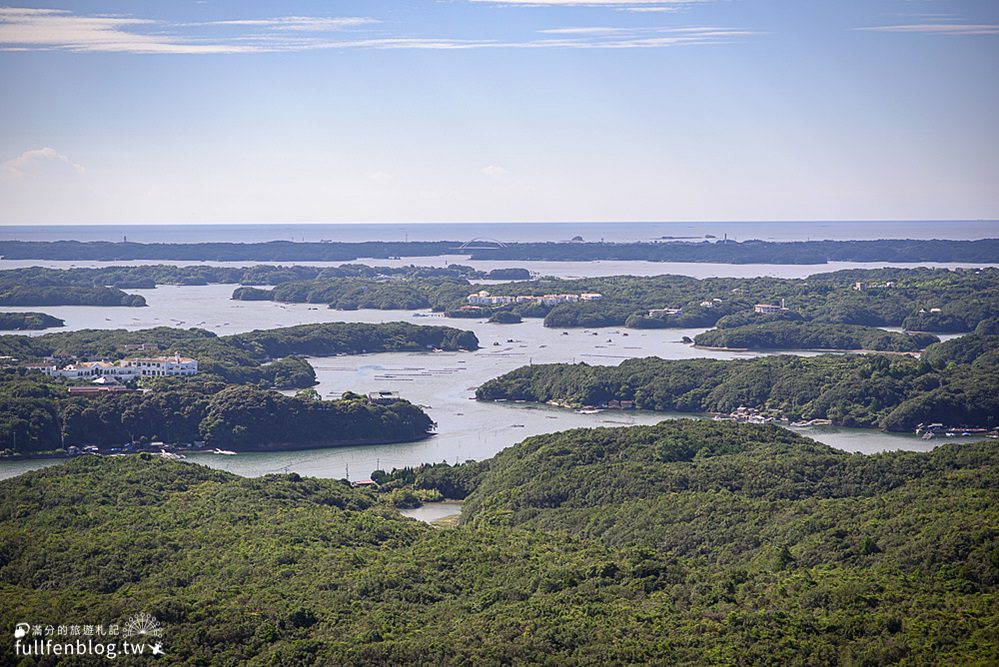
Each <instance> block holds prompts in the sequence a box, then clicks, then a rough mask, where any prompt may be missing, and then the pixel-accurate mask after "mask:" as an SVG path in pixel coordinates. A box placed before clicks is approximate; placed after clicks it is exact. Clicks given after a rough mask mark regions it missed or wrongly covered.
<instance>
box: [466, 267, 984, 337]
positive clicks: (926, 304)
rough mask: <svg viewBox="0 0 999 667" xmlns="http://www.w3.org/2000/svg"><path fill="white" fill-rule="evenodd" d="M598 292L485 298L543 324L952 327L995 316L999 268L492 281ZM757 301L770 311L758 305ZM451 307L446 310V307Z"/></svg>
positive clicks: (527, 291) (493, 290) (532, 290)
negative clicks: (505, 301) (500, 300)
mask: <svg viewBox="0 0 999 667" xmlns="http://www.w3.org/2000/svg"><path fill="white" fill-rule="evenodd" d="M582 292H596V293H599V294H601V295H602V297H603V298H602V299H600V300H599V301H581V302H577V303H561V304H557V305H548V306H545V305H543V304H540V303H536V302H530V303H523V304H521V303H518V304H514V305H509V306H498V307H495V308H489V307H484V308H482V310H483V312H484V313H485V316H486V317H488V316H489V314H490V313H491V312H493V311H495V310H510V311H512V312H515V313H517V314H519V315H521V316H523V317H544V323H545V326H547V327H556V328H571V327H607V326H627V327H632V328H641V329H649V328H656V329H661V328H700V327H704V328H706V327H712V326H718V327H719V328H731V327H736V326H745V325H755V324H768V323H772V322H779V321H814V322H818V323H825V324H854V325H862V326H868V327H902V328H905V329H907V330H910V331H929V332H940V333H958V332H965V331H971V330H973V329H974V328H975V327H976V326H977V325H978V323H979V322H981V321H982V320H985V319H989V318H994V317H999V269H959V270H953V271H951V270H947V269H924V268H918V269H869V270H846V271H835V272H832V273H820V274H816V275H812V276H809V277H808V278H804V279H796V278H794V279H789V278H704V279H696V278H689V277H686V276H650V277H634V276H611V277H603V278H585V279H578V280H560V279H551V278H546V279H538V280H531V281H524V282H518V283H510V284H502V285H491V286H490V287H489V293H490V294H491V295H496V296H521V295H532V294H533V295H536V294H556V295H557V294H579V293H582ZM757 306H761V308H762V309H764V310H765V311H766V312H762V313H761V312H756V309H757ZM449 313H450V311H449Z"/></svg>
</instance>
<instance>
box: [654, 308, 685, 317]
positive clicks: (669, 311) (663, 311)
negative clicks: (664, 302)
mask: <svg viewBox="0 0 999 667" xmlns="http://www.w3.org/2000/svg"><path fill="white" fill-rule="evenodd" d="M680 310H681V309H680V308H653V309H652V310H650V311H649V317H663V316H666V315H679V314H680Z"/></svg>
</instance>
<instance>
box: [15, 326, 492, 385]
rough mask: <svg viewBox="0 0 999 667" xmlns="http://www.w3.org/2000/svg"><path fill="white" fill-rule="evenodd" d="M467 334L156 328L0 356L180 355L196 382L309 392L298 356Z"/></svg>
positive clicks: (471, 342) (58, 340)
mask: <svg viewBox="0 0 999 667" xmlns="http://www.w3.org/2000/svg"><path fill="white" fill-rule="evenodd" d="M478 345H479V341H478V339H477V338H476V337H475V334H473V333H472V332H470V331H462V330H460V329H454V328H451V327H442V326H417V325H415V324H409V323H406V322H388V323H382V324H366V323H360V322H328V323H323V324H302V325H298V326H292V327H284V328H279V329H269V330H258V331H252V332H248V333H242V334H234V335H230V336H217V335H216V334H214V333H212V332H211V331H206V330H204V329H196V328H192V329H178V328H172V327H158V328H155V329H143V330H139V331H125V330H123V329H114V330H104V329H83V330H80V331H69V332H60V333H49V334H43V335H41V336H13V335H9V336H0V356H9V357H14V358H15V359H17V360H19V361H20V362H21V363H32V362H38V361H41V360H43V359H44V358H46V357H49V358H59V359H78V360H80V361H88V360H99V359H109V360H111V361H115V360H118V359H122V358H124V357H126V356H129V355H132V356H134V351H132V350H134V349H135V348H137V347H142V348H143V349H144V350H145V353H146V354H149V353H152V354H156V353H169V354H175V353H176V354H181V355H184V356H187V357H191V358H194V359H197V360H198V366H199V372H200V373H201V374H202V375H209V376H216V377H218V378H219V379H220V380H222V381H224V382H226V383H230V384H255V385H258V386H261V387H275V388H279V389H289V388H302V387H311V386H312V385H314V384H315V382H316V376H315V371H314V370H313V369H312V367H311V366H309V364H308V363H307V362H306V361H305V360H303V359H301V358H299V357H301V356H336V355H343V354H364V353H368V352H406V351H426V350H433V349H440V350H449V351H455V350H475V349H477V348H478Z"/></svg>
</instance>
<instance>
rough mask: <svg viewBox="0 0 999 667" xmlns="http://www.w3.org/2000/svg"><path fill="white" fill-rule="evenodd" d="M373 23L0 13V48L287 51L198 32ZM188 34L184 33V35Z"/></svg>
mask: <svg viewBox="0 0 999 667" xmlns="http://www.w3.org/2000/svg"><path fill="white" fill-rule="evenodd" d="M372 23H377V21H376V20H375V19H370V18H364V17H344V18H329V17H303V16H287V17H277V18H269V19H234V20H228V21H214V22H208V23H197V24H171V23H168V22H164V21H157V20H152V19H144V18H136V17H131V16H117V15H115V16H110V15H89V16H83V15H79V14H75V13H73V12H70V11H69V10H64V9H28V8H20V7H0V48H3V50H6V51H24V50H46V49H48V50H67V51H103V52H123V53H167V54H211V53H254V52H260V51H274V50H291V49H296V48H299V47H301V46H302V42H301V40H294V39H286V40H284V41H282V40H275V39H273V38H272V37H270V36H268V35H267V34H261V33H260V32H256V33H241V34H239V35H236V36H229V37H201V36H198V35H197V34H192V33H191V32H190V29H191V28H192V27H193V28H197V27H205V26H209V27H226V26H231V27H237V28H250V29H253V30H257V31H264V33H267V32H269V31H281V32H296V33H321V32H329V31H332V30H344V29H348V28H353V27H358V26H364V25H369V24H372ZM184 30H187V32H186V33H185V32H183V31H184Z"/></svg>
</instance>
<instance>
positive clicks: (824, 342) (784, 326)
mask: <svg viewBox="0 0 999 667" xmlns="http://www.w3.org/2000/svg"><path fill="white" fill-rule="evenodd" d="M939 342H940V339H939V338H937V337H936V336H934V335H932V334H925V333H917V334H907V333H900V332H898V331H885V330H884V329H878V328H876V327H864V326H860V325H857V324H824V323H822V322H769V323H766V324H747V325H745V326H741V327H732V328H719V329H712V330H711V331H705V332H704V333H701V334H697V335H696V336H694V343H695V344H696V345H698V346H699V347H708V348H721V349H733V350H874V351H878V352H918V351H920V350H922V349H924V348H925V347H927V346H928V345H932V344H933V343H939Z"/></svg>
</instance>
